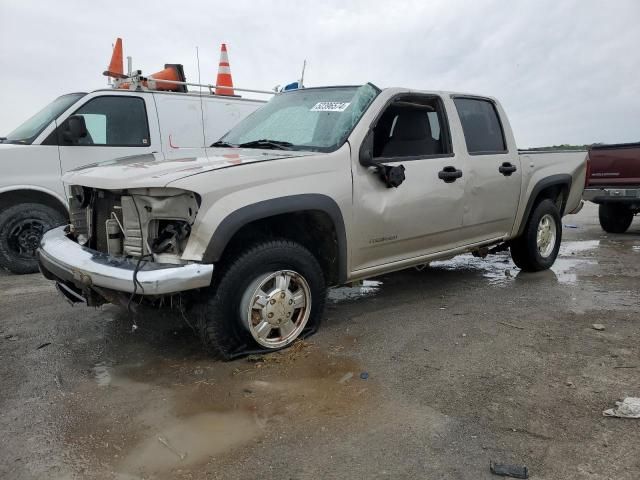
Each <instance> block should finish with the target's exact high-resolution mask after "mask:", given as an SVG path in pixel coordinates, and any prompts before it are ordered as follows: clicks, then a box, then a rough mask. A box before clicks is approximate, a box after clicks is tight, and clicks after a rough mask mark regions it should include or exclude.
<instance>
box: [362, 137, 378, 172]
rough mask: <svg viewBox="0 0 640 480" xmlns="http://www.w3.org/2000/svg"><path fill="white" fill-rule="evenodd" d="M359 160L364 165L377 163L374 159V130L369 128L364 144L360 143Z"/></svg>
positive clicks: (368, 165) (372, 165)
mask: <svg viewBox="0 0 640 480" xmlns="http://www.w3.org/2000/svg"><path fill="white" fill-rule="evenodd" d="M359 160H360V165H362V166H363V167H375V166H376V163H375V162H374V161H373V130H369V133H367V136H366V137H364V140H363V142H362V145H360V152H359Z"/></svg>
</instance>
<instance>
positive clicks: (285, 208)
mask: <svg viewBox="0 0 640 480" xmlns="http://www.w3.org/2000/svg"><path fill="white" fill-rule="evenodd" d="M305 210H319V211H321V212H324V213H326V214H327V215H328V216H329V218H331V220H332V221H333V225H334V227H335V231H336V236H337V239H338V263H339V265H338V268H339V276H340V281H346V278H347V236H346V231H345V225H344V219H343V217H342V212H341V210H340V207H339V206H338V204H337V203H336V202H335V200H333V199H332V198H331V197H328V196H327V195H322V194H318V193H308V194H299V195H289V196H286V197H278V198H272V199H269V200H264V201H261V202H257V203H253V204H250V205H246V206H244V207H241V208H239V209H238V210H235V211H234V212H232V213H230V214H229V215H227V216H226V217H225V218H224V219H223V220H222V222H220V224H219V225H218V227H217V228H216V230H215V232H214V234H213V237H212V238H211V240H210V241H209V244H208V246H207V248H206V250H205V252H204V255H203V258H202V261H203V262H204V263H215V262H217V261H218V260H220V257H221V256H222V253H223V252H224V249H225V248H226V246H227V245H228V243H229V241H230V240H231V238H233V236H234V235H235V234H236V233H237V232H238V230H240V229H241V228H242V227H243V226H245V225H247V224H249V223H251V222H254V221H256V220H260V219H263V218H268V217H272V216H274V215H281V214H284V213H294V212H300V211H305Z"/></svg>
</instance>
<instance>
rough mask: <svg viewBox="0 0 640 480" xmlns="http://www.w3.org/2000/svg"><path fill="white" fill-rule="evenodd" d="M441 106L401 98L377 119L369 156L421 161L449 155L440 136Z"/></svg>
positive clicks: (436, 101)
mask: <svg viewBox="0 0 640 480" xmlns="http://www.w3.org/2000/svg"><path fill="white" fill-rule="evenodd" d="M443 118H444V117H443V112H442V106H441V102H440V101H439V99H437V98H433V97H427V98H424V97H420V98H415V99H414V98H403V99H402V100H401V101H397V102H394V103H393V104H391V105H390V106H389V107H387V110H385V112H384V113H383V114H382V116H381V117H380V118H379V120H378V122H377V124H376V126H375V128H374V136H373V156H374V157H382V158H392V157H424V156H432V155H445V154H448V153H450V152H451V148H450V146H449V142H448V140H446V139H445V138H443V137H444V135H443V133H442V130H443V129H442V122H443V120H442V119H443Z"/></svg>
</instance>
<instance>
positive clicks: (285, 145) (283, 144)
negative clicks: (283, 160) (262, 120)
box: [238, 138, 293, 150]
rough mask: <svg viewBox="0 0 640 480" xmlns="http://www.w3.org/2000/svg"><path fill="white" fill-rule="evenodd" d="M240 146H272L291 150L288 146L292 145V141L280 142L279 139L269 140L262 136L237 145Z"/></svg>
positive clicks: (277, 148)
mask: <svg viewBox="0 0 640 480" xmlns="http://www.w3.org/2000/svg"><path fill="white" fill-rule="evenodd" d="M238 146H239V147H241V148H254V147H258V148H272V149H276V150H291V148H290V147H293V143H291V142H282V141H280V140H269V139H267V138H262V139H260V140H253V141H251V142H246V143H241V144H240V145H238Z"/></svg>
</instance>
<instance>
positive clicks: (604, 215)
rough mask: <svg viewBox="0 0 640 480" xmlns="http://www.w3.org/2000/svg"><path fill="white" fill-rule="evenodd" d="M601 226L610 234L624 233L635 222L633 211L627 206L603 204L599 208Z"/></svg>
mask: <svg viewBox="0 0 640 480" xmlns="http://www.w3.org/2000/svg"><path fill="white" fill-rule="evenodd" d="M598 218H599V220H600V226H601V227H602V229H603V230H604V231H605V232H608V233H624V232H626V231H627V230H628V229H629V227H630V226H631V222H633V211H632V210H631V209H630V208H629V207H627V206H626V205H615V204H612V203H601V204H600V206H599V207H598Z"/></svg>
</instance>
